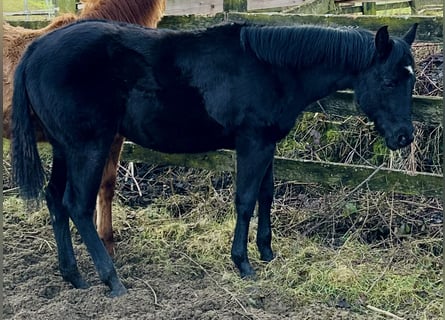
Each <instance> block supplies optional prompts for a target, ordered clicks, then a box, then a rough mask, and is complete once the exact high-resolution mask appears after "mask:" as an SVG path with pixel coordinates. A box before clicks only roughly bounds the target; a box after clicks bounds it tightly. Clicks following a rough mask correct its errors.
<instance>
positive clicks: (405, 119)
mask: <svg viewBox="0 0 445 320" xmlns="http://www.w3.org/2000/svg"><path fill="white" fill-rule="evenodd" d="M416 30H417V24H414V25H413V26H412V27H411V29H410V30H409V31H408V32H407V33H406V34H405V36H403V37H402V38H390V37H389V35H388V30H387V27H382V28H380V29H379V30H378V31H377V33H376V36H375V52H376V53H375V56H374V59H373V62H372V64H371V65H370V67H369V68H368V69H367V70H366V71H364V72H363V73H361V74H360V75H359V77H358V81H357V83H356V84H355V86H354V91H355V96H356V100H357V103H358V105H359V106H360V108H361V109H362V110H363V112H364V113H365V114H366V115H367V116H368V117H369V118H370V119H371V120H372V121H373V122H374V123H375V126H376V129H377V131H378V132H379V133H380V134H381V135H382V136H383V137H384V138H385V141H386V145H387V146H388V148H390V149H391V150H397V149H399V148H403V147H406V146H408V145H409V144H410V143H411V142H412V141H413V139H414V137H413V132H414V128H413V125H412V121H411V104H412V91H413V88H414V82H415V74H414V59H413V56H412V53H411V44H412V43H413V41H414V38H415V35H416Z"/></svg>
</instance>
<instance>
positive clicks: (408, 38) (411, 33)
mask: <svg viewBox="0 0 445 320" xmlns="http://www.w3.org/2000/svg"><path fill="white" fill-rule="evenodd" d="M418 25H419V24H418V23H415V24H413V25H412V27H411V28H410V29H409V30H408V32H407V33H406V34H405V35H404V36H403V38H402V39H403V40H405V42H406V43H408V44H409V45H412V44H413V42H414V39H415V38H416V31H417V26H418Z"/></svg>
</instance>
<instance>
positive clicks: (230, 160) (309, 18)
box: [122, 0, 443, 197]
mask: <svg viewBox="0 0 445 320" xmlns="http://www.w3.org/2000/svg"><path fill="white" fill-rule="evenodd" d="M297 1H298V0H297ZM172 2H174V1H169V2H168V3H172ZM181 2H184V1H181ZM190 2H193V3H196V2H197V1H193V0H190ZM215 2H218V3H223V5H225V7H224V8H226V6H227V3H228V2H229V1H227V0H226V1H224V2H222V1H215ZM260 2H261V1H260ZM271 2H274V3H275V4H277V5H282V3H281V2H280V1H271ZM178 3H179V1H178ZM200 3H201V4H202V5H203V6H205V4H207V5H210V4H211V3H213V2H212V1H210V0H209V1H200ZM245 3H246V2H245V1H241V0H240V1H238V0H231V1H230V5H231V6H232V8H233V6H234V5H244V4H245ZM258 3H259V2H258ZM287 3H288V2H287ZM275 4H274V5H275ZM173 8H174V7H171V10H173ZM216 8H218V9H217V10H220V7H216V4H215V7H214V9H215V10H216ZM198 10H200V9H198ZM442 20H443V18H442V17H419V16H412V17H379V16H353V17H352V16H347V15H346V16H345V15H296V14H280V13H246V12H224V13H216V14H213V15H211V16H202V15H181V16H175V15H167V16H166V17H165V18H164V19H163V20H162V21H161V25H160V26H161V27H168V28H182V29H188V28H196V27H207V26H211V25H214V24H217V23H221V22H251V23H260V24H271V25H292V24H297V23H315V24H324V25H349V26H358V27H364V28H367V29H370V30H377V28H378V27H380V26H382V25H389V29H390V31H391V32H392V33H395V34H399V35H401V34H402V33H404V32H406V30H407V29H408V28H409V26H411V25H412V23H414V22H417V23H419V29H418V30H419V31H418V39H420V40H421V41H439V40H441V39H442V38H443V33H442V32H443V24H442ZM352 100H353V98H352V93H351V92H337V93H336V94H333V95H331V96H329V97H327V98H325V99H322V100H320V101H319V102H318V103H316V104H313V105H311V106H310V107H309V108H308V109H307V111H312V112H314V111H315V112H321V111H323V112H324V110H325V111H326V112H329V113H332V114H337V115H356V114H357V111H356V108H355V106H354V105H353V102H352ZM320 106H322V109H323V110H322V109H320ZM413 119H414V120H415V121H419V122H422V123H428V124H431V125H434V126H437V125H442V119H443V99H442V98H428V97H414V105H413ZM122 158H123V159H124V160H127V161H135V162H146V163H153V164H165V165H175V166H186V167H195V168H203V169H211V170H216V171H221V170H222V171H234V170H235V154H234V153H233V152H231V151H226V150H221V151H216V152H210V153H204V154H193V155H190V154H187V155H185V154H163V153H159V152H155V151H152V150H148V149H143V148H141V147H139V146H136V145H134V144H128V143H127V144H125V146H124V150H123V154H122ZM275 172H276V176H277V177H278V178H282V179H290V180H293V181H297V182H301V183H304V184H307V183H311V184H312V183H319V184H322V185H327V186H345V187H350V188H354V189H355V188H359V187H363V186H365V187H367V188H369V189H371V190H380V191H387V192H391V191H394V192H397V193H402V194H416V195H425V196H434V197H440V196H441V195H442V190H443V176H442V175H438V174H430V173H421V172H408V171H402V170H391V169H386V168H382V167H370V166H361V165H360V166H359V165H346V164H339V163H329V162H317V161H308V160H304V161H303V160H290V159H283V158H278V157H277V158H276V159H275Z"/></svg>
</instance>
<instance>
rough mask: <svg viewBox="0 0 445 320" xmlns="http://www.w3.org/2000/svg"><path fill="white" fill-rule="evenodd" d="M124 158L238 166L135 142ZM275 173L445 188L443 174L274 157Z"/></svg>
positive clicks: (220, 155)
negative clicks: (141, 145) (144, 146)
mask: <svg viewBox="0 0 445 320" xmlns="http://www.w3.org/2000/svg"><path fill="white" fill-rule="evenodd" d="M122 159H123V160H126V161H134V162H143V163H152V164H162V165H172V166H181V167H189V168H198V169H207V170H213V171H228V172H234V171H235V167H236V166H235V159H236V155H235V152H233V151H229V150H219V151H214V152H207V153H198V154H166V153H161V152H157V151H153V150H150V149H145V148H142V147H140V146H138V145H135V144H133V143H125V144H124V148H123V150H122ZM274 172H275V177H276V178H278V179H283V180H287V181H295V182H297V183H301V184H320V185H323V186H330V187H337V188H339V187H349V188H360V187H367V188H369V189H370V190H373V191H385V192H396V193H401V194H411V195H424V196H433V197H440V196H441V195H442V190H443V176H442V175H437V174H431V173H420V172H407V171H403V170H393V169H386V168H381V167H370V166H363V165H348V164H341V163H333V162H324V161H323V162H322V161H310V160H294V159H285V158H281V157H275V160H274Z"/></svg>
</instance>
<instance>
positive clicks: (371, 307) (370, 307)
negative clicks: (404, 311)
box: [366, 304, 405, 320]
mask: <svg viewBox="0 0 445 320" xmlns="http://www.w3.org/2000/svg"><path fill="white" fill-rule="evenodd" d="M366 308H368V309H371V310H372V311H375V312H378V313H381V314H384V315H385V316H388V317H391V318H393V319H396V320H405V318H402V317H399V316H398V315H395V314H394V313H391V312H389V311H386V310H382V309H379V308H376V307H373V306H371V305H369V304H368V305H367V306H366Z"/></svg>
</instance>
